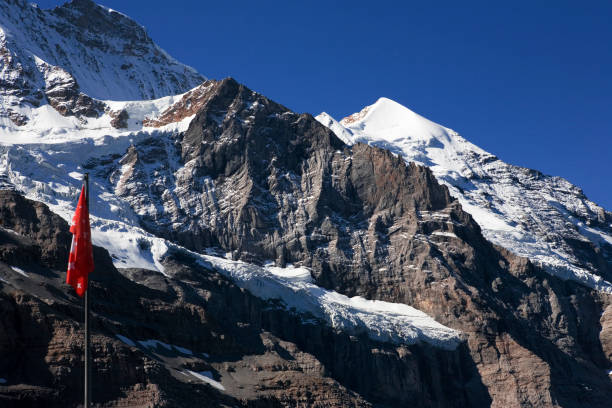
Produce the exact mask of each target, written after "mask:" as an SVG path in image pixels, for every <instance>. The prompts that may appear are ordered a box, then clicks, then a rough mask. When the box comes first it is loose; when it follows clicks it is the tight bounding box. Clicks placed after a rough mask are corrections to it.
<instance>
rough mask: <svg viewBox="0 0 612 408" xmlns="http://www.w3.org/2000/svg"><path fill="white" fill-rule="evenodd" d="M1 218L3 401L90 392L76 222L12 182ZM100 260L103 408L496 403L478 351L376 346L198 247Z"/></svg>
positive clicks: (97, 337)
mask: <svg viewBox="0 0 612 408" xmlns="http://www.w3.org/2000/svg"><path fill="white" fill-rule="evenodd" d="M0 219H1V220H2V222H3V225H4V227H3V229H2V231H1V234H0V239H1V242H0V256H1V259H0V278H1V280H0V285H1V291H0V302H1V303H2V309H1V310H2V315H1V318H0V327H1V328H2V330H0V355H2V356H3V358H2V359H1V361H0V378H3V379H5V380H6V382H5V383H3V384H0V401H3V402H2V404H3V406H4V405H6V406H24V407H25V406H40V404H44V405H45V406H58V407H59V406H62V407H65V406H74V405H76V404H77V403H78V402H79V397H80V395H81V390H82V385H81V378H82V327H81V326H82V325H81V321H82V313H83V311H82V301H81V299H79V298H77V297H76V296H75V295H74V293H73V291H72V290H71V289H70V288H69V287H68V286H67V285H65V284H64V283H63V281H64V273H63V270H59V267H60V266H58V264H57V260H58V259H67V254H68V250H69V248H68V243H69V239H70V235H69V233H68V225H67V224H66V222H65V221H63V220H62V219H61V218H60V217H58V216H56V215H55V214H53V213H51V212H50V211H49V210H48V208H47V207H46V206H44V205H43V204H40V203H37V202H33V201H30V200H27V199H24V198H23V197H22V196H20V195H19V194H18V193H16V192H12V191H6V190H3V191H0ZM94 257H95V260H96V271H95V272H94V275H93V276H94V279H93V282H92V287H91V289H90V290H91V292H90V296H91V301H92V303H91V310H92V316H93V320H92V321H93V324H92V343H93V344H92V354H93V359H94V364H93V371H94V373H95V381H94V383H93V396H94V397H93V398H94V402H95V403H99V404H102V405H103V406H149V405H151V404H152V405H154V406H168V407H170V406H191V405H192V404H193V403H194V401H198V404H200V405H203V406H211V407H213V406H215V407H217V406H253V407H254V406H257V407H277V406H298V405H300V404H307V405H308V406H314V407H368V406H373V405H374V406H403V405H406V404H416V405H418V406H435V407H447V406H456V407H464V406H475V405H476V404H481V403H485V404H486V402H487V401H488V395H487V393H486V389H485V388H484V386H482V384H481V383H480V382H479V379H478V374H477V372H476V370H475V368H474V366H473V365H470V363H469V357H468V353H467V349H466V348H465V347H461V348H459V349H457V350H455V351H445V350H441V349H438V348H435V347H429V346H425V345H418V346H397V345H391V344H384V343H376V342H373V341H371V340H369V339H368V337H367V335H364V336H360V337H353V336H348V335H346V334H343V333H342V332H336V331H334V330H332V329H330V328H328V327H326V326H325V325H321V324H313V323H309V324H306V323H304V321H303V319H302V318H300V316H299V315H297V314H294V313H291V312H288V311H286V310H284V309H282V308H278V307H275V305H274V303H273V302H264V301H262V300H260V299H258V298H255V297H253V296H252V295H250V294H249V293H248V292H246V291H244V290H241V289H239V288H237V287H236V286H234V285H233V284H232V283H231V282H229V281H227V280H226V279H225V278H224V277H223V276H222V275H220V274H219V273H217V272H216V271H214V270H211V269H206V268H203V267H202V266H201V265H199V264H197V263H196V262H195V261H194V259H192V258H191V257H190V255H189V254H188V253H186V252H181V251H177V252H175V253H173V254H171V255H169V256H168V257H166V260H165V266H166V273H167V274H168V276H167V277H164V276H163V275H161V274H159V273H156V272H151V271H147V270H139V269H125V270H121V271H117V270H116V269H115V268H114V267H113V265H112V261H111V258H110V257H109V256H108V253H107V252H106V251H104V250H103V249H101V248H99V247H96V248H95V253H94ZM18 271H20V272H18ZM194 373H196V374H194ZM198 373H199V374H200V375H199V376H198V375H197V374H198ZM202 373H204V374H202ZM366 374H367V375H366ZM202 376H204V377H205V378H209V379H211V380H212V381H207V380H202ZM217 380H218V381H217ZM211 384H212V386H211Z"/></svg>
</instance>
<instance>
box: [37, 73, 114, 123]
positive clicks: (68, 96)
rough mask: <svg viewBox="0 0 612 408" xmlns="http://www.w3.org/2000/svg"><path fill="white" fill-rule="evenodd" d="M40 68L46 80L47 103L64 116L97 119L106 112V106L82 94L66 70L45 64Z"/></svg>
mask: <svg viewBox="0 0 612 408" xmlns="http://www.w3.org/2000/svg"><path fill="white" fill-rule="evenodd" d="M38 67H39V70H40V71H41V72H42V74H43V77H44V80H45V88H44V93H45V96H46V97H47V101H48V102H49V105H51V106H52V107H53V108H54V109H55V110H56V111H58V112H59V113H60V114H61V115H62V116H77V117H81V116H85V117H89V118H97V117H98V116H100V115H101V114H102V113H103V112H104V109H105V107H106V105H105V104H104V103H103V102H101V101H97V100H94V99H92V98H91V97H89V96H88V95H85V94H84V93H82V92H80V87H79V84H77V82H76V80H75V79H74V77H73V76H72V75H70V74H69V73H68V72H67V71H66V70H64V69H62V68H60V67H57V66H50V65H49V64H46V63H44V62H39V63H38Z"/></svg>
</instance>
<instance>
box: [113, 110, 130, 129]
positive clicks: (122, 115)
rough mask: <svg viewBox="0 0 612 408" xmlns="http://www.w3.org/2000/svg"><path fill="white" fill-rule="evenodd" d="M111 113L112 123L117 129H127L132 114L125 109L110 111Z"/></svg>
mask: <svg viewBox="0 0 612 408" xmlns="http://www.w3.org/2000/svg"><path fill="white" fill-rule="evenodd" d="M109 115H110V117H111V118H112V119H111V122H110V124H111V126H112V127H114V128H115V129H125V128H127V127H128V119H129V118H130V115H129V114H128V113H127V111H126V110H125V109H121V110H120V111H110V112H109Z"/></svg>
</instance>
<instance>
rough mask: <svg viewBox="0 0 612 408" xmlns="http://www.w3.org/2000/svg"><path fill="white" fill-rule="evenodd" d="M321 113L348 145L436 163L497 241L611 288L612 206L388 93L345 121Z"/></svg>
mask: <svg viewBox="0 0 612 408" xmlns="http://www.w3.org/2000/svg"><path fill="white" fill-rule="evenodd" d="M317 120H319V121H320V122H321V123H322V124H324V125H325V126H327V127H329V128H330V129H331V130H332V131H333V132H334V133H335V134H336V135H337V136H338V137H339V138H340V139H342V140H343V141H344V142H345V143H347V144H349V145H352V144H355V143H366V144H369V145H372V146H378V147H382V148H384V149H388V150H390V151H392V152H393V153H395V154H397V155H399V156H400V157H402V158H403V159H404V160H405V161H406V162H414V163H419V164H422V165H425V166H428V167H429V168H431V170H432V172H433V174H434V175H435V177H436V179H437V180H438V181H439V182H440V183H442V184H444V185H445V186H447V187H448V189H449V191H450V194H451V195H452V196H453V197H456V198H457V199H458V200H459V202H460V203H461V206H462V207H463V208H464V209H465V210H466V211H467V212H469V213H470V214H471V215H472V216H473V217H474V219H475V220H476V222H477V223H478V224H479V225H480V227H481V228H482V231H483V234H484V236H485V237H486V238H487V239H488V240H490V241H491V242H493V243H495V244H497V245H500V246H502V247H504V248H507V249H509V250H511V251H512V252H513V253H515V254H517V255H520V256H524V257H527V258H529V259H530V260H531V261H532V262H534V263H535V264H537V265H541V266H542V267H544V269H545V270H547V271H548V272H550V273H552V274H553V275H555V276H559V277H560V278H562V279H572V280H575V281H577V282H580V283H582V284H585V285H587V286H589V287H593V288H596V289H598V290H603V291H606V292H611V291H612V284H611V283H610V282H612V213H610V212H609V211H606V210H605V209H604V208H602V207H600V206H598V205H597V204H595V203H593V202H591V201H589V200H588V199H587V197H586V196H585V195H584V194H583V192H582V190H580V188H578V187H576V186H574V185H572V184H571V183H569V182H568V181H567V180H565V179H563V178H560V177H553V176H547V175H544V174H542V173H541V172H539V171H537V170H531V169H526V168H523V167H518V166H513V165H510V164H507V163H504V162H503V161H501V160H500V159H498V158H497V157H495V156H494V155H492V154H490V153H487V152H486V151H484V150H482V149H481V148H479V147H477V146H475V145H473V144H472V143H470V142H468V141H467V140H465V139H464V138H462V137H461V136H459V135H458V134H457V133H456V132H455V131H453V130H451V129H448V128H445V127H443V126H440V125H438V124H436V123H433V122H431V121H429V120H427V119H425V118H423V117H422V116H419V115H418V114H416V113H414V112H412V111H411V110H409V109H407V108H405V107H404V106H402V105H400V104H398V103H396V102H394V101H392V100H390V99H387V98H381V99H379V100H378V101H377V102H376V103H375V104H373V105H371V106H367V107H365V108H364V109H363V110H361V111H360V112H358V113H355V114H353V115H350V116H348V117H346V118H344V119H342V120H341V121H340V122H338V121H336V120H335V119H333V118H332V117H331V116H329V115H328V114H326V113H322V114H320V115H319V116H317Z"/></svg>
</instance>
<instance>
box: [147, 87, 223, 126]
mask: <svg viewBox="0 0 612 408" xmlns="http://www.w3.org/2000/svg"><path fill="white" fill-rule="evenodd" d="M214 85H215V81H205V82H203V83H202V84H201V85H199V86H197V87H196V88H194V89H192V90H190V91H189V92H187V93H185V94H184V95H183V96H182V97H181V99H180V100H179V101H178V102H176V103H174V104H173V105H172V106H170V107H168V108H167V109H166V110H164V111H163V112H162V113H161V114H160V115H159V116H158V117H157V118H145V120H143V121H142V125H143V126H149V127H160V126H164V125H167V124H168V123H176V122H180V121H182V120H183V119H185V118H188V117H189V116H192V115H195V114H196V113H197V112H198V111H199V110H200V109H201V108H202V106H203V105H204V104H205V103H206V102H207V101H208V99H209V98H210V96H211V94H212V93H214V92H215V90H216V87H215V86H214Z"/></svg>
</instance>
